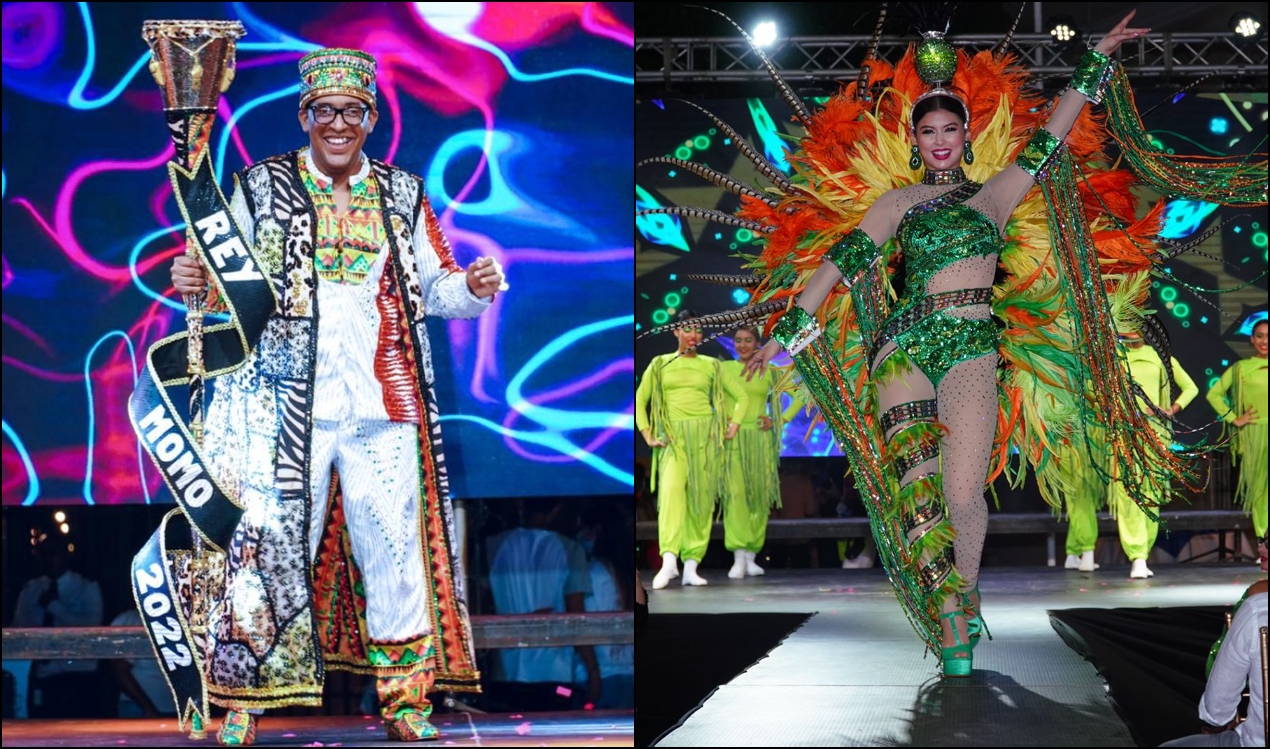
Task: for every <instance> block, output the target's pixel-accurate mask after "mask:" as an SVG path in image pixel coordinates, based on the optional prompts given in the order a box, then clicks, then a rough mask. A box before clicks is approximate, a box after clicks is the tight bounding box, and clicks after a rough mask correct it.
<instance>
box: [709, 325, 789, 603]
mask: <svg viewBox="0 0 1270 749" xmlns="http://www.w3.org/2000/svg"><path fill="white" fill-rule="evenodd" d="M732 343H733V345H735V346H736V360H735V361H726V362H723V365H722V368H723V371H724V373H726V374H727V375H728V376H729V377H732V378H735V379H736V382H737V384H738V385H739V386H740V387H742V388H744V389H745V393H746V395H748V396H749V407H748V408H747V409H746V411H745V415H744V416H743V417H742V418H741V429H740V431H738V432H737V435H736V439H734V440H732V441H731V442H729V443H728V445H727V462H726V463H725V464H724V469H723V470H724V477H723V487H724V492H723V543H724V546H726V547H727V549H728V551H730V552H732V553H733V554H734V555H735V556H736V561H735V562H734V563H733V564H732V569H730V570H728V577H730V578H732V579H733V580H740V579H741V578H743V577H745V576H746V575H751V576H754V575H761V574H763V568H762V567H760V566H758V565H757V564H756V563H755V562H754V558H755V557H756V556H757V555H758V553H759V551H760V550H762V548H763V542H764V541H766V540H767V516H768V515H770V514H771V512H772V508H773V507H780V503H781V484H780V476H779V475H778V474H777V472H776V469H777V466H778V465H779V463H780V450H781V409H780V394H779V393H778V392H777V390H776V382H777V380H778V379H779V377H780V374H779V372H778V371H777V370H776V369H775V368H772V369H768V370H767V372H765V373H764V374H763V376H762V377H755V378H754V379H753V380H746V379H745V378H744V377H743V376H742V375H741V368H742V367H743V366H744V365H745V363H746V362H748V361H749V360H750V358H751V357H753V356H754V352H755V351H757V350H758V345H759V335H758V330H757V329H755V328H752V327H749V328H737V331H736V334H735V335H734V336H733V338H732ZM728 406H729V407H732V406H733V404H732V401H731V399H730V398H729V399H728Z"/></svg>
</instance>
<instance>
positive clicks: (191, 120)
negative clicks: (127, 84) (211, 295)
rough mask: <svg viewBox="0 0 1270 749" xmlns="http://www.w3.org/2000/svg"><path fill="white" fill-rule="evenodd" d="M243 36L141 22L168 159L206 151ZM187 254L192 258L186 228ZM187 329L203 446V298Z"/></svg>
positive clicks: (224, 24) (221, 29) (193, 424)
mask: <svg viewBox="0 0 1270 749" xmlns="http://www.w3.org/2000/svg"><path fill="white" fill-rule="evenodd" d="M244 33H246V32H245V31H244V30H243V25H242V24H241V23H239V22H237V21H146V22H145V24H144V25H142V27H141V35H142V37H144V38H145V40H146V43H147V44H149V45H150V73H151V75H153V76H154V80H155V82H156V83H158V84H159V88H160V89H162V90H163V110H164V113H165V114H166V115H167V119H168V134H169V135H170V136H171V137H172V144H173V145H174V146H175V147H176V154H175V155H174V156H173V157H172V160H173V161H175V162H176V163H178V164H180V165H181V166H183V167H185V168H186V169H192V168H193V167H194V164H195V163H196V162H197V161H198V158H199V156H201V155H202V154H203V153H204V152H205V151H206V150H207V145H208V140H209V138H210V137H211V134H212V122H213V121H214V120H215V119H216V102H217V100H218V99H219V98H220V95H221V93H222V92H224V91H227V90H229V84H230V83H232V82H233V80H234V64H235V60H234V50H235V46H236V42H237V40H238V39H239V38H241V37H242V36H243V34H244ZM185 231H186V237H187V241H186V250H185V252H186V254H187V255H188V256H189V257H193V258H197V257H198V253H197V251H196V250H195V243H194V240H193V239H192V238H189V235H190V233H191V232H192V231H193V229H192V227H188V226H187V227H186V229H185ZM185 306H186V313H185V324H186V325H187V326H188V329H189V363H190V369H189V374H190V432H191V433H192V434H193V435H194V441H195V442H196V443H197V444H199V445H202V443H203V374H204V370H203V299H202V297H200V296H199V295H198V294H186V295H185Z"/></svg>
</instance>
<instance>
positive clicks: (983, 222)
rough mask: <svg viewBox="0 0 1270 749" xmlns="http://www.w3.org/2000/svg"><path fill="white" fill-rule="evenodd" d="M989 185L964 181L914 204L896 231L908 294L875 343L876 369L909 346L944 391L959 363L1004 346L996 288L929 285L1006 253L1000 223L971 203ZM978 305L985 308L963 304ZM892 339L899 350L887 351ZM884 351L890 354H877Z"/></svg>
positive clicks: (913, 356) (907, 350) (919, 364)
mask: <svg viewBox="0 0 1270 749" xmlns="http://www.w3.org/2000/svg"><path fill="white" fill-rule="evenodd" d="M982 188H983V185H980V184H979V183H977V182H964V183H962V184H961V185H960V186H958V187H957V188H955V189H953V190H946V191H944V192H943V194H942V195H939V196H937V197H935V198H932V199H929V200H925V201H923V202H920V203H918V204H916V205H914V206H912V207H911V208H909V209H908V210H907V211H906V212H905V214H904V217H903V218H902V219H901V220H900V222H899V228H898V230H897V232H896V235H897V237H898V239H899V242H900V245H901V246H902V247H903V248H904V257H905V262H906V265H907V272H906V273H905V279H904V295H903V296H902V297H901V298H900V300H899V302H898V304H897V305H896V307H895V308H894V309H893V310H892V312H891V314H890V315H889V316H888V317H887V319H886V321H885V322H884V323H883V324H882V327H881V330H880V333H879V336H878V339H877V340H876V342H875V343H874V349H873V352H872V353H873V355H874V357H873V358H874V359H875V366H874V368H875V369H877V368H878V367H879V366H880V365H881V363H882V360H884V359H885V358H887V357H889V356H890V355H891V354H892V353H894V352H896V351H899V350H902V351H903V352H904V353H905V354H907V355H908V357H909V359H910V361H912V362H913V363H914V364H915V365H917V367H918V368H920V369H921V370H922V372H923V373H924V374H925V375H926V376H927V377H928V378H929V379H930V381H931V384H932V385H934V386H935V387H936V388H938V387H939V383H940V382H941V381H942V380H943V378H944V375H946V374H947V373H948V370H950V369H952V368H953V367H954V366H956V365H957V364H960V363H961V362H963V361H967V360H970V359H975V358H977V357H980V356H985V355H988V354H991V353H993V352H995V351H996V350H997V344H998V338H999V334H998V329H997V325H996V323H994V322H993V321H992V319H991V317H990V315H989V314H987V306H986V305H988V304H989V303H990V302H991V300H992V289H991V288H990V287H988V286H984V287H980V288H973V287H970V286H963V287H961V288H954V289H953V290H949V291H937V290H932V289H930V288H928V287H929V286H930V282H931V280H932V279H933V278H934V277H935V276H936V274H938V273H940V271H943V270H945V269H946V268H948V267H949V266H951V265H953V264H955V263H957V262H959V261H961V260H966V259H968V258H978V257H983V258H989V257H990V258H993V259H994V260H995V257H996V255H997V254H998V253H999V252H1000V251H1001V246H1002V243H1001V236H1000V234H999V233H998V231H997V226H996V224H995V223H994V222H993V221H992V220H991V219H989V218H988V217H987V216H986V215H984V213H983V212H981V211H980V210H978V209H976V208H974V207H972V206H971V205H968V204H967V203H966V201H968V200H970V199H972V198H974V197H976V196H977V195H978V194H979V193H980V191H981V189H982ZM974 307H979V309H978V310H961V309H960V308H974ZM953 310H959V311H958V313H954V312H953ZM965 312H970V313H971V314H965ZM891 341H894V342H895V344H896V348H890V349H889V350H887V349H888V348H889V347H887V344H888V343H889V342H891ZM880 352H881V353H883V354H884V355H883V357H882V359H877V354H878V353H880Z"/></svg>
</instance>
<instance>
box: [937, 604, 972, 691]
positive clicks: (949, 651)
mask: <svg viewBox="0 0 1270 749" xmlns="http://www.w3.org/2000/svg"><path fill="white" fill-rule="evenodd" d="M958 616H960V617H961V618H963V619H965V618H966V612H964V611H961V610H957V611H949V612H948V613H947V614H940V615H939V618H940V619H950V620H951V619H954V618H956V617H958ZM949 623H950V624H951V625H952V631H953V641H954V642H955V643H956V644H955V645H953V646H951V647H947V648H940V657H941V658H942V659H943V661H944V676H955V677H964V676H969V675H970V671H971V661H973V660H974V645H972V644H971V643H969V642H962V641H961V635H960V634H958V632H957V623H956V622H953V621H950V622H949ZM967 625H969V621H967ZM967 629H969V626H967ZM967 639H969V638H967ZM962 653H965V655H966V657H964V658H958V657H957V656H959V655H961V654H962Z"/></svg>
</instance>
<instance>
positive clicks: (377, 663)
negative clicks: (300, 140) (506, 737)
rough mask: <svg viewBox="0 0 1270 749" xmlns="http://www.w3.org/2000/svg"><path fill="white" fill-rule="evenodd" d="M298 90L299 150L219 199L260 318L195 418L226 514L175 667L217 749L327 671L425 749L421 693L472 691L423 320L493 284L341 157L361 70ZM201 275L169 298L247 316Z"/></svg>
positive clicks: (365, 100) (348, 68) (486, 263)
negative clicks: (256, 290)
mask: <svg viewBox="0 0 1270 749" xmlns="http://www.w3.org/2000/svg"><path fill="white" fill-rule="evenodd" d="M300 77H301V86H300V101H299V122H300V127H301V128H302V129H303V130H304V131H305V132H306V133H308V135H309V145H308V147H307V148H303V149H300V150H298V151H293V152H291V153H287V154H284V155H281V156H276V157H272V158H269V159H265V160H264V161H262V162H260V163H257V164H255V165H253V166H251V167H248V168H247V169H246V170H245V171H244V172H243V173H241V174H240V175H238V176H237V178H236V180H235V190H234V193H233V197H232V199H231V200H230V202H229V210H230V212H231V213H232V214H233V217H234V220H235V223H236V225H237V227H238V230H239V231H241V233H242V240H243V241H244V244H245V245H246V246H247V247H251V248H254V257H255V258H257V259H258V262H259V265H260V268H261V270H262V271H266V272H267V276H268V278H269V280H270V281H271V285H272V291H273V294H272V299H270V298H268V297H269V296H270V295H268V294H267V293H266V294H265V295H264V296H265V297H266V302H272V303H273V304H274V305H275V306H274V307H273V309H272V310H270V311H268V312H267V313H265V317H267V320H266V321H265V322H264V323H263V332H262V333H261V334H260V336H259V340H258V341H256V342H254V344H253V346H252V348H251V351H250V354H249V355H248V356H247V360H246V362H245V364H244V365H243V366H241V367H239V368H237V369H236V370H234V371H232V372H229V373H228V374H224V375H223V376H221V377H220V378H219V379H217V380H216V383H215V395H214V398H213V399H212V402H211V404H210V407H209V409H208V414H207V424H206V437H205V440H204V444H205V449H204V460H205V461H206V465H207V466H208V469H209V471H210V473H211V474H212V478H213V479H214V480H215V481H216V482H217V484H218V485H219V486H220V487H222V488H223V490H224V491H225V493H226V495H228V496H231V497H234V498H236V503H237V504H238V505H240V506H241V508H242V517H241V520H239V521H238V523H237V525H236V526H235V527H234V528H233V534H232V541H231V542H230V543H229V544H228V546H227V547H226V548H225V552H226V554H225V568H224V571H223V574H224V576H223V583H222V584H221V586H222V587H223V591H222V590H220V589H219V588H218V586H217V585H216V584H215V583H209V584H208V588H209V590H210V591H211V592H210V594H209V604H208V610H207V611H208V613H207V623H206V633H205V635H202V637H203V638H204V639H203V640H202V641H199V640H198V638H199V637H200V634H199V630H198V628H194V632H195V635H194V637H195V642H196V646H197V647H196V648H195V651H196V653H198V654H201V655H202V660H201V663H200V667H201V677H202V679H203V681H204V684H205V690H206V694H207V696H208V697H209V698H210V700H211V701H212V702H215V703H217V704H219V705H222V706H225V707H228V708H230V712H229V714H228V715H227V717H226V719H225V721H224V722H223V723H222V725H221V729H220V731H219V733H218V734H217V738H218V739H219V741H220V743H222V744H250V743H252V741H253V739H254V735H255V730H256V721H257V717H258V716H259V715H260V713H261V712H262V711H263V709H264V708H269V707H281V706H286V705H316V704H321V699H322V685H323V680H324V672H325V669H327V668H338V669H343V670H350V671H355V672H358V673H365V674H373V675H374V676H375V677H376V685H377V689H378V694H379V703H380V711H381V714H382V716H383V719H384V722H385V724H386V727H387V731H388V736H389V738H391V739H396V740H402V741H417V740H422V739H431V738H435V737H436V736H437V729H436V728H435V727H433V726H432V725H431V724H430V723H429V722H428V717H429V715H430V713H431V705H430V703H429V701H428V697H427V694H428V692H429V691H432V690H434V689H447V690H459V691H464V690H466V691H475V690H477V689H479V674H478V673H477V671H476V670H475V659H474V648H473V643H472V639H471V629H470V623H469V620H468V614H467V605H466V600H465V593H464V589H463V575H462V572H461V569H460V567H459V560H458V558H457V555H456V554H455V553H454V550H453V549H452V548H451V543H452V542H453V541H454V525H453V521H452V516H451V509H450V504H449V497H448V483H447V478H446V471H445V462H444V458H443V456H442V453H441V441H440V433H439V430H438V425H437V407H436V398H435V395H434V393H433V388H432V384H433V381H434V372H433V366H432V357H431V350H430V347H429V343H428V334H427V330H426V328H425V326H424V317H425V315H431V316H439V317H447V318H470V317H475V316H476V315H479V314H480V313H481V312H483V311H484V310H485V309H487V308H488V307H489V306H490V303H491V301H492V300H493V297H494V294H495V292H496V291H498V290H500V288H506V287H505V286H503V285H502V284H503V274H502V269H501V268H500V267H499V266H498V264H497V263H496V262H495V261H494V260H493V259H489V258H482V259H479V260H477V261H476V262H475V263H473V264H472V265H471V266H469V267H468V269H467V271H466V272H464V271H462V270H461V269H460V267H459V266H458V265H457V264H456V263H455V261H454V258H453V256H452V254H451V252H450V246H449V243H448V242H447V240H446V238H445V236H444V235H443V234H442V232H441V228H440V225H439V224H438V221H437V218H436V215H435V214H434V213H433V211H432V208H431V206H430V205H429V203H428V199H427V194H426V192H425V191H424V187H423V183H422V180H421V179H420V178H419V177H416V176H414V175H412V174H409V173H407V172H405V171H403V170H401V169H398V168H397V167H394V166H391V165H389V164H385V163H383V162H380V161H374V160H372V159H370V158H368V157H367V156H366V155H365V154H364V153H363V152H362V145H363V144H364V143H365V141H366V137H367V136H368V135H369V134H370V133H371V132H372V131H373V130H374V127H375V124H376V122H377V120H378V117H379V115H378V111H377V109H376V99H375V60H374V58H373V57H371V56H370V55H368V54H366V53H365V52H360V51H357V50H350V49H323V50H318V51H316V52H312V53H310V54H308V55H306V56H305V57H304V58H303V59H302V60H301V61H300ZM195 218H197V217H195ZM193 223H194V225H201V224H199V222H198V221H196V220H195V221H193ZM210 257H212V258H213V260H217V262H218V267H219V260H218V258H217V255H216V254H215V253H212V254H211V255H210ZM208 279H209V275H208V274H207V273H206V272H205V269H204V267H203V266H202V265H201V264H200V263H199V262H198V261H196V260H192V259H189V258H186V257H178V258H177V259H176V261H175V262H174V265H173V269H172V280H173V284H174V285H175V287H176V289H177V290H178V291H180V292H181V293H183V294H200V293H205V294H206V301H207V308H208V309H209V310H211V311H223V310H229V311H230V312H231V313H232V314H233V315H234V317H235V318H237V317H239V316H242V315H244V314H249V311H248V310H247V309H246V305H245V301H251V300H243V299H239V298H235V296H234V291H233V290H232V286H233V285H232V284H230V285H226V286H221V285H220V284H218V283H211V282H209V280H208ZM227 289H229V290H228V291H227ZM257 301H258V300H257ZM257 306H259V305H257ZM319 315H320V322H319ZM212 374H216V372H212ZM145 426H146V425H145V424H144V423H141V424H139V428H145ZM178 485H179V482H178ZM218 574H219V573H218ZM215 579H219V577H217V578H215ZM195 582H196V583H197V578H196V580H195ZM139 600H141V599H140V597H139ZM185 707H186V706H185V705H181V706H180V708H181V709H182V714H184V711H185ZM202 709H204V710H205V706H204V708H202Z"/></svg>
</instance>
